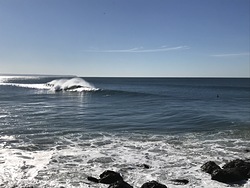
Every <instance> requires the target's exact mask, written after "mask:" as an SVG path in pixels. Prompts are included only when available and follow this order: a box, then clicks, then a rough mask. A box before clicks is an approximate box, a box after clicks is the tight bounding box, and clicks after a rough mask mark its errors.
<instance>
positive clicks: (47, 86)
mask: <svg viewBox="0 0 250 188" xmlns="http://www.w3.org/2000/svg"><path fill="white" fill-rule="evenodd" d="M25 78H26V77H25ZM32 78H33V77H32ZM13 79H17V77H4V78H3V77H1V79H0V85H3V86H14V87H22V88H30V89H44V90H52V91H74V92H83V91H96V90H98V89H97V88H95V86H93V85H92V84H90V83H89V82H87V81H85V80H84V79H82V78H79V77H75V78H69V79H55V80H52V81H50V82H47V83H36V84H31V83H12V82H11V81H12V80H13ZM18 79H19V80H20V78H19V77H18ZM26 79H30V77H28V78H26ZM22 80H23V79H22Z"/></svg>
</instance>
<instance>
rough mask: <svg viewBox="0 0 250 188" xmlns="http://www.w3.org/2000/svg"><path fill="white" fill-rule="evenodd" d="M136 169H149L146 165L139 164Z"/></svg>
mask: <svg viewBox="0 0 250 188" xmlns="http://www.w3.org/2000/svg"><path fill="white" fill-rule="evenodd" d="M137 166H138V167H142V168H145V169H150V166H149V165H147V164H139V165H137Z"/></svg>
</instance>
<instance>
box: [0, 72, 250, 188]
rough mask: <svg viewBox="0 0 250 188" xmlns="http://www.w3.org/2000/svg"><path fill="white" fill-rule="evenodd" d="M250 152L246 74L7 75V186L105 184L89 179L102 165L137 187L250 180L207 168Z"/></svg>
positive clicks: (1, 147) (3, 122)
mask: <svg viewBox="0 0 250 188" xmlns="http://www.w3.org/2000/svg"><path fill="white" fill-rule="evenodd" d="M249 150H250V79H249V78H99V77H98V78H92V77H88V78H78V77H77V78H73V77H63V76H31V75H29V76H15V75H9V76H6V75H2V76H0V187H3V188H5V187H6V188H13V187H16V188H21V187H28V186H30V187H31V186H33V187H35V188H45V187H46V188H52V187H53V188H54V187H58V188H59V187H65V188H71V187H82V188H85V187H86V188H88V187H91V188H97V187H98V188H105V187H108V186H107V185H101V184H95V183H93V182H89V181H88V180H87V177H88V176H93V177H98V176H99V174H101V173H102V172H103V171H105V170H114V171H117V172H120V173H121V174H122V176H123V178H124V180H125V181H126V182H128V183H129V184H131V185H133V186H134V188H140V187H141V185H142V184H143V183H145V182H147V181H151V180H156V181H158V182H160V183H162V184H165V185H167V187H170V188H176V187H197V188H211V187H212V188H224V187H248V188H249V187H250V182H249V181H248V182H246V183H245V184H243V185H227V184H224V183H220V182H217V181H213V180H211V177H210V175H209V174H206V173H204V172H202V171H201V169H200V167H201V165H202V164H204V163H205V162H207V161H210V160H212V161H215V162H216V163H218V164H219V165H223V164H225V163H226V162H228V161H230V160H233V159H237V158H241V159H244V158H250V152H247V151H249ZM145 164H146V165H148V166H149V168H143V165H145ZM177 178H181V179H188V180H189V183H188V184H187V185H182V186H180V185H175V184H174V183H173V182H171V181H170V180H171V179H177Z"/></svg>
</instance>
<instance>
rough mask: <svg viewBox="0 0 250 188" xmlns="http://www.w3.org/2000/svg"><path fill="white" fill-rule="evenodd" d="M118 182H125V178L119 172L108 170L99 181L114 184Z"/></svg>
mask: <svg viewBox="0 0 250 188" xmlns="http://www.w3.org/2000/svg"><path fill="white" fill-rule="evenodd" d="M117 181H123V178H122V177H121V175H120V173H118V172H114V171H111V170H106V171H104V172H103V173H102V174H101V175H100V180H99V182H100V183H104V184H112V183H115V182H117Z"/></svg>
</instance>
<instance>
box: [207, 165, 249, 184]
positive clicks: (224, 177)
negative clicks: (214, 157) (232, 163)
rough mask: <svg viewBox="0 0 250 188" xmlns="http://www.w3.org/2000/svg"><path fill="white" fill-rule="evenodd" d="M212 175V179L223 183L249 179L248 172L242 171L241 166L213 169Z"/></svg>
mask: <svg viewBox="0 0 250 188" xmlns="http://www.w3.org/2000/svg"><path fill="white" fill-rule="evenodd" d="M211 176H212V180H216V181H219V182H223V183H232V182H238V181H243V180H246V179H247V176H246V174H244V172H242V168H240V167H235V168H226V169H219V170H215V171H213V173H212V174H211Z"/></svg>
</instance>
